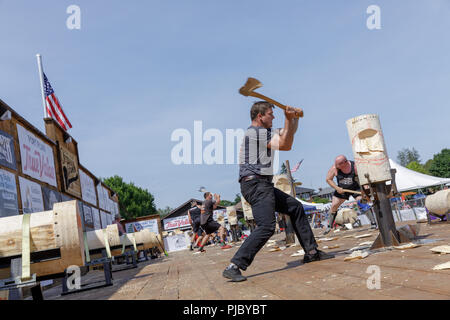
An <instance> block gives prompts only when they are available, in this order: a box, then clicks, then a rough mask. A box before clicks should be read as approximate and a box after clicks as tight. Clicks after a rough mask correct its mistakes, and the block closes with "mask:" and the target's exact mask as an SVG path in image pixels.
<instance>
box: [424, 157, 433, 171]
mask: <svg viewBox="0 0 450 320" xmlns="http://www.w3.org/2000/svg"><path fill="white" fill-rule="evenodd" d="M432 164H433V159H429V160H428V161H427V162H425V164H424V165H423V168H424V169H425V170H426V171H427V172H428V173H427V174H430V168H431V165H432Z"/></svg>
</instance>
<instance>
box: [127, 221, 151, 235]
mask: <svg viewBox="0 0 450 320" xmlns="http://www.w3.org/2000/svg"><path fill="white" fill-rule="evenodd" d="M144 229H149V230H150V231H151V232H154V233H156V234H159V226H158V219H149V220H141V221H135V222H130V223H126V224H125V232H126V233H133V232H139V231H142V230H144Z"/></svg>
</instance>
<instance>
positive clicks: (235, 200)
mask: <svg viewBox="0 0 450 320" xmlns="http://www.w3.org/2000/svg"><path fill="white" fill-rule="evenodd" d="M239 202H241V195H240V194H239V193H236V197H235V198H234V203H233V204H238V203H239Z"/></svg>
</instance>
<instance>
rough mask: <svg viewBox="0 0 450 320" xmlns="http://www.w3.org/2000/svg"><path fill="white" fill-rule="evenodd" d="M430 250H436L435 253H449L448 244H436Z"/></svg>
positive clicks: (449, 247)
mask: <svg viewBox="0 0 450 320" xmlns="http://www.w3.org/2000/svg"><path fill="white" fill-rule="evenodd" d="M430 250H431V251H433V252H436V253H443V254H446V253H450V246H446V245H444V246H437V247H434V248H431V249H430Z"/></svg>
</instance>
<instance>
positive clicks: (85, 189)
mask: <svg viewBox="0 0 450 320" xmlns="http://www.w3.org/2000/svg"><path fill="white" fill-rule="evenodd" d="M78 172H79V173H80V184H81V198H82V199H83V200H84V201H86V202H88V203H90V204H92V205H94V206H96V205H97V194H96V193H95V185H94V179H92V178H91V177H89V176H88V175H87V174H86V173H85V172H84V171H83V170H81V169H78Z"/></svg>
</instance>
